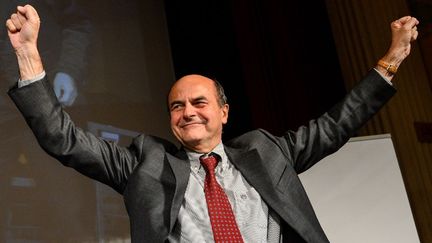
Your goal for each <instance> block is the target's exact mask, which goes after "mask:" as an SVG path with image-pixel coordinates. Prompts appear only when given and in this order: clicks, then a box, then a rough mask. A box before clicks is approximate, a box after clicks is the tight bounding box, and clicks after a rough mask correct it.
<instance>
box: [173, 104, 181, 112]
mask: <svg viewBox="0 0 432 243" xmlns="http://www.w3.org/2000/svg"><path fill="white" fill-rule="evenodd" d="M181 107H182V105H181V104H173V105H171V111H175V110H179V109H180V108H181Z"/></svg>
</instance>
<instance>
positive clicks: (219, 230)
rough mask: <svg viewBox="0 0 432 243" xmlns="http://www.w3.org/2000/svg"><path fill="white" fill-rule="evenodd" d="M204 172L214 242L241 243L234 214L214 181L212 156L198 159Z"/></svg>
mask: <svg viewBox="0 0 432 243" xmlns="http://www.w3.org/2000/svg"><path fill="white" fill-rule="evenodd" d="M200 161H201V164H202V165H203V166H204V169H205V170H206V173H207V174H206V177H205V182H204V193H205V197H206V201H207V208H208V213H209V216H210V223H211V227H212V230H213V238H214V240H215V242H243V238H242V236H241V234H240V230H239V228H238V227H237V223H236V221H235V217H234V213H233V211H232V209H231V205H230V203H229V201H228V197H227V195H226V194H225V192H224V190H223V189H222V187H221V186H220V185H219V183H218V182H217V181H216V176H215V168H216V165H217V164H218V160H217V159H216V157H215V156H214V155H210V156H209V157H207V158H203V157H201V158H200Z"/></svg>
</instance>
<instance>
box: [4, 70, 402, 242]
mask: <svg viewBox="0 0 432 243" xmlns="http://www.w3.org/2000/svg"><path fill="white" fill-rule="evenodd" d="M394 93H395V90H394V88H393V87H392V86H390V85H389V84H388V83H387V82H386V81H385V80H383V79H382V78H381V76H380V75H379V74H377V73H376V72H375V71H371V72H369V74H368V75H367V76H366V78H365V79H364V80H363V81H362V82H361V83H360V84H359V85H358V86H357V87H355V88H354V89H353V90H352V91H351V92H350V94H349V95H347V96H346V98H345V99H344V100H343V101H342V102H341V103H339V104H337V105H336V106H335V107H333V108H332V109H331V110H330V111H328V112H327V113H325V114H323V115H322V116H321V117H319V118H318V119H316V120H312V121H310V122H309V124H308V125H307V126H303V127H300V128H299V129H298V130H297V131H288V132H286V133H285V134H284V135H283V136H281V137H277V136H273V135H272V134H270V133H268V132H266V131H264V130H261V129H260V130H254V131H251V132H248V133H246V134H244V135H242V136H240V137H237V138H235V139H233V140H231V141H228V142H225V149H226V152H227V155H228V157H229V159H230V161H232V163H233V164H234V165H235V166H236V167H237V169H238V170H239V171H240V172H241V173H242V175H243V176H244V178H245V179H246V180H247V181H248V182H249V183H250V184H251V185H252V186H253V187H254V188H255V189H256V190H257V191H258V192H259V193H260V195H261V196H262V198H263V200H264V201H265V202H266V203H267V204H268V206H269V207H270V208H271V209H272V210H273V211H274V212H276V213H277V214H278V215H279V216H280V218H281V224H282V232H283V233H282V234H283V238H284V240H286V241H287V242H328V240H327V237H326V236H325V234H324V232H323V230H322V228H321V226H320V225H319V222H318V219H317V218H316V216H315V213H314V211H313V209H312V206H311V204H310V202H309V199H308V197H307V195H306V193H305V191H304V189H303V186H302V185H301V183H300V180H299V178H298V176H297V174H299V173H301V172H303V171H305V170H307V169H308V168H310V167H311V166H312V165H314V164H315V163H316V162H318V161H319V160H320V159H322V158H323V157H324V156H326V155H328V154H330V153H333V152H335V151H336V150H338V149H339V148H340V147H341V146H342V145H343V144H344V143H345V142H346V141H347V140H348V139H349V138H350V137H351V136H352V135H353V133H354V132H355V131H356V130H357V129H358V128H360V127H361V126H362V125H363V124H364V123H365V122H366V121H367V120H368V119H369V118H370V117H371V116H372V115H373V114H375V113H376V112H377V111H378V110H379V108H380V107H381V106H383V104H384V103H385V102H386V101H387V100H388V99H390V97H391V96H392V95H393V94H394ZM9 95H10V96H11V97H12V99H13V100H14V102H15V104H16V105H17V107H18V108H19V110H20V111H21V112H22V114H23V115H24V117H25V119H26V121H27V123H28V124H29V126H30V127H31V129H32V130H33V132H34V134H35V136H36V138H37V139H38V141H39V143H40V145H41V146H42V148H43V149H44V150H45V151H46V152H47V153H49V154H50V155H52V156H54V157H55V158H57V159H58V160H59V161H60V162H61V163H63V164H64V165H66V166H69V167H73V168H75V169H76V170H77V171H79V172H81V173H82V174H84V175H86V176H89V177H91V178H93V179H96V180H98V181H100V182H102V183H105V184H107V185H109V186H111V187H112V188H114V189H115V190H116V191H118V192H119V193H121V194H122V195H123V196H124V200H125V204H126V208H127V211H128V214H129V217H130V224H131V236H132V241H133V242H164V241H166V239H167V236H168V234H169V233H170V231H171V230H172V229H173V226H174V224H175V222H176V219H177V215H178V212H179V209H180V205H181V202H182V201H183V198H184V193H185V190H186V186H187V183H188V178H189V174H190V167H189V162H188V161H187V156H186V153H185V152H184V151H183V150H181V149H178V148H177V147H176V146H175V145H173V144H172V143H170V142H168V141H166V140H163V139H161V138H158V137H154V136H150V135H144V134H143V135H140V136H138V137H137V138H135V139H134V140H133V142H132V144H131V145H130V146H129V147H127V148H123V147H119V146H116V145H115V144H113V143H110V142H106V141H102V140H100V139H98V138H96V137H95V136H93V135H92V134H90V133H86V132H84V131H82V130H80V129H79V128H77V127H75V126H74V124H73V122H72V121H71V119H70V118H69V116H68V115H67V114H66V113H65V112H64V111H63V110H62V108H61V106H60V104H59V103H58V102H57V99H56V96H55V94H54V92H53V91H52V88H51V86H50V84H49V82H47V80H43V81H40V82H36V83H33V84H31V85H29V86H25V87H23V88H19V89H17V88H14V89H12V90H10V91H9Z"/></svg>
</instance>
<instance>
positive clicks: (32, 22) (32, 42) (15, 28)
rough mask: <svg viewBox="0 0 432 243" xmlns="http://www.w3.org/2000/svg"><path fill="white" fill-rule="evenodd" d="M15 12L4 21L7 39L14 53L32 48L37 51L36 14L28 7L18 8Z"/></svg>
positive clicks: (37, 16) (38, 23)
mask: <svg viewBox="0 0 432 243" xmlns="http://www.w3.org/2000/svg"><path fill="white" fill-rule="evenodd" d="M17 10H18V11H17V12H16V13H14V14H12V15H11V17H10V19H8V20H7V21H6V27H7V30H8V35H9V39H10V42H11V44H12V46H13V48H14V49H15V52H22V51H23V52H25V51H27V50H28V49H32V48H36V49H37V38H38V34H39V28H40V19H39V15H38V13H37V12H36V10H35V9H34V8H33V7H32V6H30V5H25V6H24V7H22V6H18V7H17Z"/></svg>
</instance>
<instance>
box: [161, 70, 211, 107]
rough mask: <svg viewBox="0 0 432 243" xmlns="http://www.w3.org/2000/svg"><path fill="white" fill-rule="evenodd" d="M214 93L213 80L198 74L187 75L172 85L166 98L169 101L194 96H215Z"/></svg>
mask: <svg viewBox="0 0 432 243" xmlns="http://www.w3.org/2000/svg"><path fill="white" fill-rule="evenodd" d="M216 93H217V92H216V87H215V85H214V81H213V80H211V79H209V78H206V77H204V76H200V75H188V76H185V77H183V78H181V79H179V80H178V81H177V82H176V83H175V84H174V85H173V87H172V88H171V91H170V93H169V96H168V99H169V101H170V102H171V101H173V100H178V99H189V98H196V97H197V96H204V97H206V98H212V97H214V98H216V96H217V94H216Z"/></svg>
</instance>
